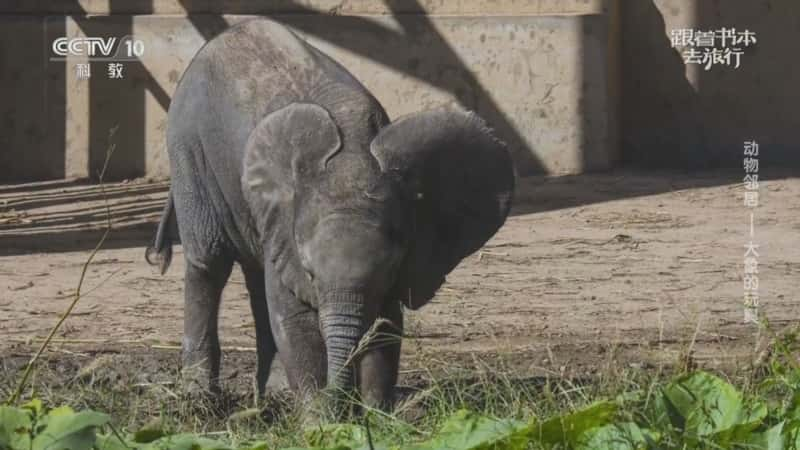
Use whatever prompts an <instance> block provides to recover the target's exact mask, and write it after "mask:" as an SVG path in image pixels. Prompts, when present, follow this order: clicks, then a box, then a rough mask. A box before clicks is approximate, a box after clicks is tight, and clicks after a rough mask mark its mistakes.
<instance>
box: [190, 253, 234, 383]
mask: <svg viewBox="0 0 800 450" xmlns="http://www.w3.org/2000/svg"><path fill="white" fill-rule="evenodd" d="M232 267H233V261H220V262H219V263H216V264H213V265H209V267H206V268H202V267H198V266H196V265H194V264H192V263H191V262H189V261H187V263H186V277H185V287H184V293H185V300H184V315H183V320H184V322H183V371H182V376H183V381H184V388H185V389H186V390H187V391H188V392H197V391H200V392H205V391H210V392H212V393H216V392H219V384H218V382H219V361H220V347H219V335H218V334H217V316H218V313H219V304H220V298H221V297H222V289H223V288H224V287H225V283H226V282H227V281H228V277H229V276H230V274H231V268H232Z"/></svg>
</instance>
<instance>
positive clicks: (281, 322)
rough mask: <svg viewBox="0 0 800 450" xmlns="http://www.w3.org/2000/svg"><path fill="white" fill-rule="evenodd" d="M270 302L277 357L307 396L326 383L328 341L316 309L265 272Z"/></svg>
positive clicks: (294, 386) (295, 387)
mask: <svg viewBox="0 0 800 450" xmlns="http://www.w3.org/2000/svg"><path fill="white" fill-rule="evenodd" d="M266 285H267V304H268V305H269V321H270V324H271V326H272V335H273V337H274V339H275V344H276V345H277V347H278V357H279V358H280V360H281V364H283V367H284V369H285V370H286V376H287V378H288V381H289V386H290V387H291V388H292V390H294V391H295V392H298V393H300V395H301V396H304V397H307V396H309V395H311V394H312V393H314V392H316V391H317V390H319V389H320V388H322V387H323V386H325V376H326V368H327V365H326V352H325V342H324V341H323V340H322V334H321V333H320V331H319V318H318V316H317V312H316V311H314V310H313V309H311V308H310V307H309V306H308V305H306V304H304V303H303V302H301V301H300V300H298V299H297V298H295V297H294V295H293V294H292V293H291V292H289V291H288V290H287V289H286V288H285V287H283V286H282V285H281V283H280V282H279V281H278V276H277V275H272V276H270V275H269V271H268V273H267V275H266Z"/></svg>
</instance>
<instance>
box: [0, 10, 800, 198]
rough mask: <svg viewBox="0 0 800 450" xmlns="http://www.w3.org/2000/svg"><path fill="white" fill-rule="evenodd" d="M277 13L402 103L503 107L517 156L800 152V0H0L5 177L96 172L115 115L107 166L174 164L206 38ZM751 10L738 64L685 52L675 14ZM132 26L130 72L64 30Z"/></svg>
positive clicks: (559, 165) (558, 159)
mask: <svg viewBox="0 0 800 450" xmlns="http://www.w3.org/2000/svg"><path fill="white" fill-rule="evenodd" d="M255 15H269V16H271V17H273V18H274V19H276V20H279V21H281V22H283V23H285V24H287V25H288V26H290V27H292V28H293V29H295V30H296V31H297V32H298V33H299V34H301V35H303V36H305V37H306V38H307V39H308V40H309V41H311V42H312V43H314V45H317V46H319V47H320V48H322V49H323V50H324V51H325V52H327V53H329V54H330V55H331V56H333V57H334V58H335V59H337V60H339V61H340V62H342V63H343V64H344V65H345V66H346V67H348V68H349V69H350V70H351V71H352V72H353V73H354V74H355V75H356V77H358V78H359V79H360V80H362V82H363V83H364V84H365V85H366V86H367V87H368V88H370V89H371V90H372V91H373V93H374V94H375V95H376V97H377V98H378V99H379V100H380V101H381V102H382V103H383V104H384V106H385V107H386V109H387V111H388V112H389V114H390V115H391V116H392V117H397V116H400V115H402V114H406V113H409V112H413V111H417V110H420V109H423V108H426V107H430V106H433V105H436V104H440V103H443V102H458V103H460V104H461V105H463V106H464V107H467V108H470V109H474V110H476V111H478V113H480V114H481V115H483V116H484V117H485V118H486V119H487V120H489V121H490V122H491V123H492V125H494V126H495V127H496V128H497V130H498V134H499V135H500V136H501V137H502V138H503V139H505V140H506V141H507V142H508V143H509V145H510V147H511V149H512V151H513V154H514V158H515V160H516V163H517V168H518V170H519V172H520V173H521V174H523V175H524V174H530V173H541V172H547V173H555V174H564V173H580V172H584V171H590V170H600V169H604V168H608V167H611V166H614V165H616V164H617V163H618V162H620V161H621V162H623V163H634V164H643V165H650V166H654V167H665V166H678V167H688V168H698V167H702V166H708V165H710V166H720V165H736V164H739V162H740V159H741V158H740V156H741V144H742V141H744V140H746V139H756V140H758V141H759V142H761V143H762V148H763V149H764V150H763V152H764V155H763V156H762V164H774V165H776V166H777V165H786V164H792V165H795V166H800V149H798V146H799V145H798V142H800V139H798V137H797V135H796V133H795V130H797V129H800V115H798V114H797V113H796V106H795V105H797V104H798V100H800V98H799V97H800V89H798V88H797V87H796V85H795V83H794V79H793V77H792V74H794V73H798V72H800V67H799V66H800V60H798V59H797V58H795V57H794V55H796V54H798V50H799V49H800V48H798V47H800V2H790V1H788V0H787V1H775V0H748V1H744V0H730V1H727V0H726V1H724V2H721V1H710V0H709V1H706V0H635V1H634V0H629V1H619V0H538V1H523V0H452V1H450V0H447V1H442V0H385V1H383V0H275V1H269V2H265V1H261V0H229V1H224V2H222V1H214V0H54V1H45V0H38V1H37V0H34V1H30V0H24V1H23V0H6V1H3V2H0V181H5V182H8V181H22V180H26V181H27V180H42V179H55V178H63V177H83V176H93V175H95V174H96V173H97V172H98V171H99V170H100V168H101V167H102V164H103V161H104V159H105V156H106V152H107V149H108V147H109V142H110V140H109V131H110V130H112V129H116V132H115V135H114V137H113V139H112V141H113V142H114V144H115V145H116V149H115V152H114V156H113V158H112V162H111V167H110V169H109V174H110V177H111V178H116V179H119V178H130V177H136V176H142V175H147V176H165V175H167V173H168V169H167V159H166V154H165V152H164V129H165V125H166V124H165V115H166V110H167V108H168V106H169V102H170V97H171V95H172V92H173V91H174V89H175V86H176V84H177V81H178V79H179V77H180V74H181V73H182V71H183V70H184V68H185V67H186V65H187V64H188V63H189V61H190V59H191V57H192V55H193V54H194V53H195V52H196V51H197V49H199V48H200V46H202V45H203V43H204V42H206V41H207V40H208V39H211V38H212V37H213V36H215V35H217V34H218V33H220V32H222V31H223V30H224V29H225V28H227V27H228V26H230V25H231V24H233V23H236V22H238V21H241V20H245V19H247V18H249V17H253V16H255ZM721 26H726V27H732V26H735V27H737V28H740V29H744V28H748V29H750V30H753V31H755V32H756V33H757V36H758V39H759V43H758V44H757V45H756V46H755V47H752V48H750V49H748V51H747V53H746V55H745V57H744V60H743V62H742V67H741V68H740V69H738V70H732V69H728V68H715V69H714V70H712V71H709V72H706V71H703V70H702V69H700V68H699V67H698V66H686V65H684V63H683V60H682V58H681V56H680V54H679V53H678V50H676V49H673V48H671V46H670V42H669V38H668V35H669V31H670V30H671V29H674V28H700V29H713V28H719V27H721ZM125 35H134V36H136V37H137V38H138V39H141V40H143V41H144V42H145V46H146V53H145V55H144V56H143V57H142V58H141V59H140V61H135V62H127V63H125V69H124V70H125V76H126V78H125V79H124V80H109V79H108V78H107V77H106V75H105V64H103V63H101V62H95V63H93V67H92V70H93V74H92V78H91V79H90V80H88V81H87V80H78V79H76V78H75V73H74V66H75V64H77V63H79V62H81V61H80V60H79V59H77V58H70V59H69V60H67V61H66V62H65V61H50V60H49V56H50V50H49V46H50V44H51V42H52V41H53V40H54V39H56V38H58V37H61V36H69V37H76V36H116V37H118V38H119V37H122V36H125Z"/></svg>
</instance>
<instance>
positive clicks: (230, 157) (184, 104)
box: [146, 18, 514, 408]
mask: <svg viewBox="0 0 800 450" xmlns="http://www.w3.org/2000/svg"><path fill="white" fill-rule="evenodd" d="M167 147H168V151H169V161H170V170H171V172H172V186H171V188H170V193H169V201H168V202H167V206H166V208H165V209H164V213H163V216H162V218H161V222H160V224H159V226H158V231H157V233H156V236H155V239H154V242H153V245H152V246H151V247H149V248H148V250H147V255H146V256H147V260H148V262H150V263H152V264H160V266H161V271H162V273H163V271H164V270H166V268H167V266H168V265H169V261H170V259H171V253H172V250H171V244H172V241H173V240H174V239H175V238H177V236H175V235H176V234H178V235H179V236H180V241H181V242H182V244H183V249H184V254H185V257H186V274H185V288H184V291H185V304H184V308H185V311H184V336H183V365H184V369H185V371H184V373H185V374H188V373H192V374H193V377H194V378H190V379H194V380H199V381H200V382H201V385H202V388H203V389H211V390H212V391H214V390H216V389H218V386H217V378H218V375H219V365H220V346H219V337H218V334H217V315H218V311H219V304H220V294H221V293H222V289H223V287H224V286H225V283H226V281H227V280H228V276H229V275H230V273H231V268H232V266H233V264H234V262H238V263H239V264H240V266H241V267H242V270H243V272H244V277H245V280H246V285H247V290H248V292H249V294H250V305H251V307H252V311H253V316H254V318H255V328H256V338H257V348H258V372H257V381H258V387H259V390H262V391H263V389H264V386H265V384H266V381H267V377H268V375H269V371H270V365H271V363H272V360H273V358H274V356H275V355H276V354H278V355H279V357H280V358H281V361H282V363H283V365H284V367H285V368H286V372H287V375H288V378H289V383H290V384H291V386H292V388H293V389H294V390H299V391H303V392H307V393H308V392H315V391H316V390H318V389H320V388H322V387H325V386H329V387H333V388H335V390H337V391H340V392H341V391H342V390H343V391H344V392H347V391H348V390H354V389H358V390H359V391H360V394H361V398H362V400H363V401H364V402H365V403H367V404H369V405H373V406H378V407H383V408H387V407H390V404H391V400H392V397H393V388H394V385H395V382H396V381H397V370H398V363H399V358H400V335H401V334H402V327H403V313H402V308H403V305H405V307H408V308H412V309H416V308H419V307H420V306H422V305H424V304H425V303H426V302H428V301H429V300H430V299H431V297H433V295H434V294H435V293H436V291H437V289H439V287H440V286H441V284H442V283H443V282H444V280H445V275H447V274H448V273H449V272H450V271H452V270H453V268H455V267H456V265H458V263H459V262H460V261H461V259H463V258H465V257H466V256H468V255H470V254H471V253H473V252H475V251H476V250H477V249H478V248H480V247H481V246H482V245H483V244H484V243H485V242H486V241H487V240H488V239H489V238H490V237H491V236H492V235H493V234H494V233H495V232H496V231H497V230H498V229H499V228H500V226H501V225H502V224H503V222H504V221H505V219H506V216H507V214H508V210H509V207H510V203H511V198H512V193H513V189H514V172H513V165H512V162H511V158H510V157H509V154H508V152H507V150H506V148H505V146H504V144H502V143H501V142H500V141H498V140H497V139H496V138H495V137H494V136H493V135H492V132H491V130H490V129H489V128H488V127H487V126H486V124H485V123H484V122H483V120H481V119H480V118H478V117H477V116H476V115H475V114H472V113H468V112H462V111H453V110H447V109H434V110H431V111H426V112H420V113H416V114H412V115H409V116H407V117H404V118H401V119H398V120H396V121H395V122H393V123H390V122H389V119H388V118H387V116H386V113H385V112H384V110H383V108H382V107H381V105H380V104H379V103H378V101H377V100H376V99H375V98H374V97H373V96H372V95H371V94H370V93H369V91H367V89H366V88H365V87H364V86H362V85H361V84H360V83H359V82H358V80H356V79H355V78H354V77H353V76H352V75H351V74H350V73H349V72H348V71H347V70H345V69H344V68H343V67H342V66H340V65H339V64H338V63H337V62H335V61H334V60H332V59H331V58H330V57H328V56H326V55H325V54H323V53H322V52H321V51H319V50H318V49H316V48H314V47H312V46H311V45H309V44H308V43H306V42H304V41H303V40H301V39H300V38H298V37H297V36H296V35H295V34H293V33H292V32H291V31H289V30H288V29H286V28H284V27H283V26H281V25H279V24H277V23H275V22H272V21H270V20H266V19H262V18H259V19H254V20H249V21H246V22H243V23H241V24H239V25H237V26H235V27H232V28H230V29H229V30H227V31H225V32H224V33H222V34H220V35H219V36H217V37H216V38H214V39H213V40H211V41H210V42H208V44H207V45H205V46H204V47H203V48H202V49H201V50H200V51H199V52H198V53H197V55H196V56H195V57H194V59H193V60H192V62H191V64H190V65H189V67H188V68H187V69H186V72H185V73H184V74H183V78H182V79H181V80H180V83H179V84H178V87H177V89H176V91H175V95H174V98H173V100H172V104H171V105H170V108H169V116H168V126H167ZM368 331H369V333H368ZM373 333H375V336H377V338H376V339H374V340H372V341H371V343H367V344H365V343H364V342H370V340H369V339H363V340H362V338H363V337H365V335H366V336H367V337H369V336H372V335H373ZM387 336H388V337H387ZM392 336H393V337H392ZM190 369H191V370H190ZM192 370H193V371H192Z"/></svg>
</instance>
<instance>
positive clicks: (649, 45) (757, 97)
mask: <svg viewBox="0 0 800 450" xmlns="http://www.w3.org/2000/svg"><path fill="white" fill-rule="evenodd" d="M622 24H623V25H622V36H623V38H622V67H621V74H622V75H621V78H622V85H623V86H624V87H623V89H622V97H621V101H622V115H621V131H622V139H621V144H622V157H623V158H622V159H623V161H624V162H632V163H638V164H644V165H649V166H654V167H664V166H684V167H685V166H688V167H703V166H711V167H716V166H741V164H742V162H741V160H742V143H743V141H745V140H750V139H755V140H757V141H758V142H759V143H760V147H761V154H760V158H759V159H760V163H761V173H762V174H763V173H765V172H766V174H767V175H768V173H769V168H770V167H782V166H786V165H791V166H794V167H800V133H798V130H800V114H798V113H797V109H798V105H800V85H799V84H798V82H797V75H796V74H798V73H800V59H798V58H797V55H800V2H798V1H790V0H778V1H776V0H725V1H711V0H646V1H629V2H626V3H625V7H624V8H622ZM721 27H727V28H731V27H734V28H736V29H738V30H744V29H749V30H750V31H754V32H755V33H756V36H757V39H758V43H757V44H756V45H755V46H754V47H750V48H748V49H746V51H745V54H744V56H743V57H742V65H741V67H740V68H739V69H737V70H734V69H732V68H723V67H717V68H713V69H712V70H710V71H706V70H704V69H703V68H701V67H700V66H697V65H688V66H687V65H684V63H683V59H682V58H681V56H680V55H679V53H678V51H677V50H676V49H673V48H672V47H671V43H670V40H669V32H670V30H672V29H681V28H690V29H700V30H709V29H711V30H714V29H719V28H721Z"/></svg>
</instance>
